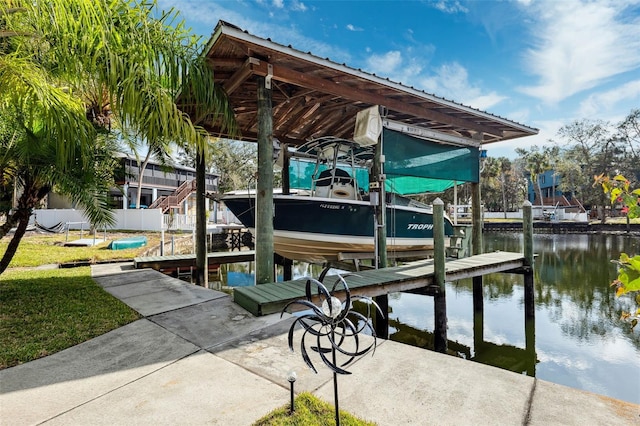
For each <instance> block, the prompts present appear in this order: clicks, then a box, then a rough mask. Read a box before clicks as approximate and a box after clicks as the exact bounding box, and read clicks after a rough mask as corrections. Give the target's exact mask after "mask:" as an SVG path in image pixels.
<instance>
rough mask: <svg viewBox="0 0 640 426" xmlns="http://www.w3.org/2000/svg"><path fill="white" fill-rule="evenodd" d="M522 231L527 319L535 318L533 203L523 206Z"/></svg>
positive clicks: (527, 202)
mask: <svg viewBox="0 0 640 426" xmlns="http://www.w3.org/2000/svg"><path fill="white" fill-rule="evenodd" d="M522 230H523V232H524V236H523V240H524V266H525V269H526V272H525V274H524V315H525V318H530V319H534V318H535V296H534V283H533V213H532V207H531V203H530V202H529V201H525V202H524V204H523V205H522Z"/></svg>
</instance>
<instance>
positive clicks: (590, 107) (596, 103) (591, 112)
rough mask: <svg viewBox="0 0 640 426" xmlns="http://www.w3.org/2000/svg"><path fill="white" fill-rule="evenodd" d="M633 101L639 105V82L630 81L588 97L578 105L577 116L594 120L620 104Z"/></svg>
mask: <svg viewBox="0 0 640 426" xmlns="http://www.w3.org/2000/svg"><path fill="white" fill-rule="evenodd" d="M634 100H635V101H636V102H635V104H636V105H640V80H635V81H630V82H628V83H626V84H623V85H622V86H618V87H616V88H615V89H612V90H608V91H606V92H600V93H595V94H592V95H589V97H587V98H586V99H585V100H583V101H582V102H581V103H580V109H579V115H580V116H581V117H586V118H588V117H594V118H596V117H598V116H601V115H602V113H603V112H609V111H611V110H612V109H613V108H614V107H615V106H616V105H617V104H619V103H620V102H623V101H634Z"/></svg>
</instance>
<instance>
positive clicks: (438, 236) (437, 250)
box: [433, 198, 447, 353]
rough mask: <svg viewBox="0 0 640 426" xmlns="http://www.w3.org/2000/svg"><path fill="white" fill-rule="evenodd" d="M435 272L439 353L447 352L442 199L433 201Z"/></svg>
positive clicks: (435, 342)
mask: <svg viewBox="0 0 640 426" xmlns="http://www.w3.org/2000/svg"><path fill="white" fill-rule="evenodd" d="M433 270H434V283H435V284H436V285H437V286H438V288H437V290H436V293H435V295H434V296H433V304H434V317H435V318H434V319H435V329H434V339H433V346H434V350H435V351H437V352H442V353H446V352H447V299H446V287H445V279H446V275H445V248H444V203H443V202H442V200H441V199H440V198H436V199H435V200H434V201H433Z"/></svg>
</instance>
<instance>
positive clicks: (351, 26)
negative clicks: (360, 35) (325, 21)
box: [347, 24, 364, 31]
mask: <svg viewBox="0 0 640 426" xmlns="http://www.w3.org/2000/svg"><path fill="white" fill-rule="evenodd" d="M347 29H348V30H349V31H364V30H363V29H362V28H359V27H356V26H354V25H353V24H347Z"/></svg>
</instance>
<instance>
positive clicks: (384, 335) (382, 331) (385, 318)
mask: <svg viewBox="0 0 640 426" xmlns="http://www.w3.org/2000/svg"><path fill="white" fill-rule="evenodd" d="M374 300H375V302H376V303H377V304H378V306H380V310H381V311H382V312H383V313H384V315H380V312H378V310H377V309H376V320H375V323H374V325H375V330H376V336H377V337H379V338H381V339H388V338H389V295H388V294H383V295H381V296H376V297H374Z"/></svg>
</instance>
